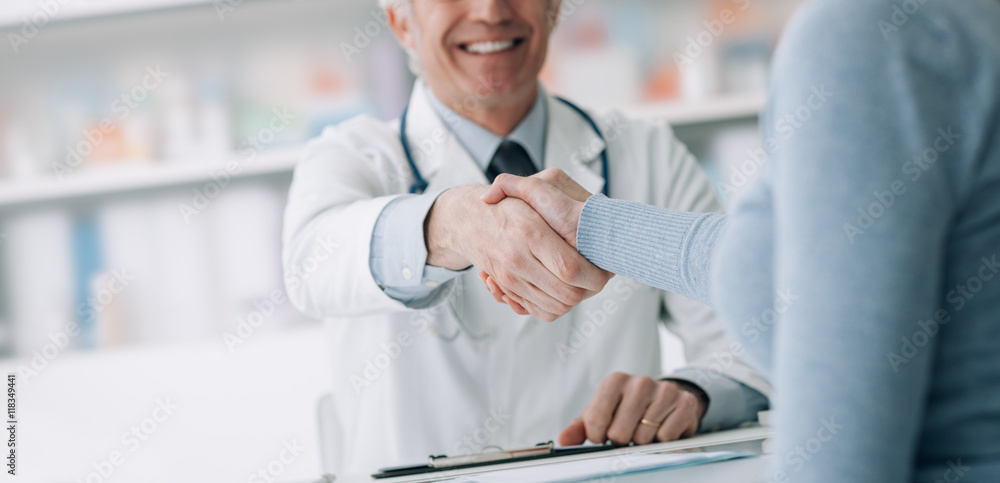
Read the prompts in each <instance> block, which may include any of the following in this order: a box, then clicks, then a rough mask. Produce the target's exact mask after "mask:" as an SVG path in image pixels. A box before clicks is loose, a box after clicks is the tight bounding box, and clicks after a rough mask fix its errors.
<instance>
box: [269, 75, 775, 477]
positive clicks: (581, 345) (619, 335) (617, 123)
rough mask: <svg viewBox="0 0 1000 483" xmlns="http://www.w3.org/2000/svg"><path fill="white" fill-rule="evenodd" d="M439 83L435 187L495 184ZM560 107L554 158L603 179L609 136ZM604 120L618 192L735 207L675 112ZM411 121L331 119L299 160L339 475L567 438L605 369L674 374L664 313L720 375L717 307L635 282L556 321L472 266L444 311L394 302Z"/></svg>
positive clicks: (428, 158) (740, 376)
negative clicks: (528, 309) (373, 263)
mask: <svg viewBox="0 0 1000 483" xmlns="http://www.w3.org/2000/svg"><path fill="white" fill-rule="evenodd" d="M424 89H426V87H425V86H424V85H423V83H422V82H417V85H416V86H415V88H414V91H413V94H412V96H411V104H410V111H409V120H408V126H407V136H408V139H409V142H410V144H411V146H412V149H413V151H414V153H415V157H416V159H417V164H418V166H419V167H420V170H421V173H422V174H423V176H424V178H425V179H426V180H427V181H428V182H429V184H430V187H429V190H428V191H434V190H438V189H445V188H449V187H453V186H459V185H468V184H486V183H487V180H486V178H485V175H484V174H483V171H482V170H481V169H480V168H479V166H478V165H477V164H476V163H475V162H474V161H473V160H472V158H471V157H470V156H469V155H468V154H467V153H466V151H465V150H464V149H463V147H462V146H461V144H460V143H459V141H458V140H457V139H456V138H455V136H454V135H453V134H452V133H451V132H450V130H449V129H448V128H447V126H446V125H445V124H444V123H443V122H442V121H441V119H440V118H439V117H438V116H437V114H436V113H435V111H434V109H433V108H432V106H431V105H430V103H429V102H428V100H427V97H426V93H425V92H424ZM548 111H549V119H548V133H547V138H546V139H547V141H546V144H547V145H546V147H545V165H546V166H545V167H547V168H548V167H558V168H562V169H563V170H564V171H566V172H567V173H569V174H570V175H571V176H572V177H573V178H574V179H575V180H576V181H577V182H578V183H580V184H581V185H582V186H583V187H585V188H587V189H588V190H589V191H591V192H595V193H597V192H600V191H601V189H602V188H603V186H604V179H603V177H602V175H601V161H600V156H599V154H600V152H601V150H602V149H603V148H604V146H605V142H604V141H602V140H601V138H600V137H598V136H597V135H596V134H595V132H594V131H593V129H592V128H591V127H590V125H588V124H587V122H586V121H585V120H584V119H583V118H582V117H581V116H580V115H579V114H578V113H576V112H574V111H572V110H571V109H570V108H568V107H566V106H565V105H563V104H562V103H560V102H558V101H555V100H554V99H552V98H550V99H549V100H548ZM594 117H595V120H596V121H597V122H598V125H599V126H600V128H601V131H602V132H603V133H604V137H605V139H606V141H607V143H608V145H609V146H608V148H609V152H608V155H609V158H610V168H609V169H610V173H609V176H610V178H611V189H610V194H611V196H612V197H615V198H623V199H629V200H634V201H638V202H641V203H647V204H652V205H657V206H661V207H667V208H672V209H677V210H688V211H696V212H708V211H719V210H721V205H720V204H719V203H718V201H717V200H716V198H715V195H714V192H713V190H712V187H711V185H710V184H709V182H708V180H707V178H706V176H705V174H704V173H703V172H702V171H701V169H700V168H699V167H698V166H697V164H696V162H695V160H694V158H693V157H692V156H691V155H690V153H689V152H688V151H687V149H686V148H685V147H684V145H682V144H681V143H680V142H679V141H678V140H677V139H676V138H675V137H674V135H673V132H672V131H671V129H670V127H669V126H668V125H667V124H666V123H665V122H653V121H645V120H630V119H626V118H623V117H622V116H620V115H617V114H607V115H602V116H594ZM398 133H399V122H398V121H394V122H381V121H378V120H376V119H373V118H371V117H367V116H359V117H357V118H355V119H352V120H349V121H347V122H344V123H341V124H340V125H338V126H335V127H329V128H327V129H326V130H325V131H324V133H323V135H322V136H321V137H320V138H318V139H316V140H314V141H312V142H311V143H310V144H309V146H308V149H307V152H306V154H305V156H304V158H303V160H302V161H301V163H300V164H299V166H298V167H297V168H296V171H295V180H294V182H293V184H292V188H291V193H290V198H289V202H288V208H287V212H286V220H285V233H284V243H285V246H284V262H285V267H286V284H287V285H288V291H289V296H290V299H291V300H292V302H293V303H294V304H295V306H296V307H298V308H299V309H300V310H302V311H303V312H305V313H306V314H309V315H312V316H315V317H322V318H324V319H325V320H326V321H327V325H328V328H329V330H328V334H329V335H328V337H329V341H330V344H329V345H330V348H331V358H332V361H331V363H332V364H333V368H334V371H333V373H334V380H333V381H332V395H333V401H334V404H333V406H334V407H335V410H334V414H333V415H332V416H333V417H334V418H335V421H336V423H337V426H338V427H339V428H340V429H339V431H338V437H337V438H336V439H337V441H334V442H333V445H334V446H335V447H336V448H338V451H337V453H338V455H339V458H338V459H337V460H336V462H335V468H334V469H335V470H336V471H337V473H340V474H368V473H371V472H373V471H374V470H375V469H377V468H379V467H382V466H389V465H398V464H403V463H412V462H417V463H419V462H421V461H426V457H427V456H428V455H429V454H463V453H472V452H478V451H480V450H481V449H483V448H484V447H487V446H491V445H495V446H500V447H504V448H508V447H512V446H524V445H533V444H536V443H539V442H544V441H549V440H554V439H555V438H556V437H557V436H558V434H559V432H560V431H561V430H562V429H563V428H564V427H565V426H566V425H567V424H568V423H569V422H570V421H571V420H572V419H573V418H574V417H576V416H577V415H578V414H579V413H580V411H581V410H582V409H583V408H584V406H585V405H586V404H587V403H588V402H589V401H590V399H591V398H592V397H593V395H594V393H595V391H596V389H597V386H598V384H599V383H600V382H601V381H602V380H603V379H604V378H605V376H607V375H608V374H610V373H612V372H615V371H621V372H625V373H629V374H642V375H649V376H657V375H659V372H660V347H659V336H658V330H657V326H658V324H659V323H661V322H664V323H666V324H667V328H668V329H670V330H671V331H673V332H674V333H675V334H677V335H678V336H679V337H680V339H681V340H682V341H683V342H684V344H685V356H686V360H687V361H688V362H689V364H690V365H692V366H696V367H701V368H704V369H705V371H706V373H707V371H708V370H709V369H710V368H713V364H716V361H717V359H716V358H713V354H722V353H726V352H730V351H731V349H730V341H729V339H728V337H727V336H726V335H725V334H724V332H723V328H722V326H721V325H720V324H719V322H718V321H717V320H716V318H715V315H714V312H713V311H712V310H711V309H710V308H708V307H706V306H704V305H702V304H699V303H697V302H694V301H691V300H689V299H687V298H684V297H681V296H679V295H675V294H670V293H666V292H663V291H661V290H657V289H654V288H650V287H647V286H643V285H640V284H638V283H636V282H634V281H631V280H627V279H624V278H623V277H616V278H615V279H613V280H612V281H611V282H610V283H609V284H608V286H607V287H606V288H605V290H604V291H603V292H602V293H601V294H599V295H597V296H595V297H593V298H591V299H589V300H587V301H585V302H584V303H583V304H582V305H581V306H580V307H578V308H576V309H575V310H573V311H572V312H571V313H570V314H568V315H566V316H564V317H562V318H560V319H559V320H557V321H556V322H554V323H551V324H549V323H545V322H542V321H539V320H537V319H535V318H533V317H530V316H519V315H517V314H515V313H514V312H512V311H511V310H510V308H508V307H507V306H504V305H500V304H497V303H496V302H495V301H494V300H493V299H492V297H491V296H490V294H489V292H488V291H487V290H486V289H485V287H484V286H483V285H482V283H481V282H480V280H479V279H478V278H477V274H476V271H475V270H473V271H472V272H471V273H466V274H463V275H461V276H459V277H458V279H456V281H454V282H452V283H450V284H449V285H450V286H446V289H445V290H443V292H447V294H446V295H447V298H446V300H445V301H444V302H443V303H439V304H437V305H436V306H434V307H432V308H430V309H426V310H410V309H407V308H406V307H405V306H404V305H403V304H401V303H400V302H398V301H396V300H394V299H392V298H390V297H388V296H387V295H386V294H385V293H383V291H382V290H381V289H380V288H379V287H378V285H376V283H375V281H374V279H373V278H372V274H371V270H370V268H369V251H370V245H371V237H372V229H373V227H374V225H375V221H376V219H377V218H378V216H379V214H380V213H381V211H382V208H383V207H385V205H386V204H387V203H389V202H390V201H392V200H393V199H395V198H396V197H398V196H400V195H403V194H406V193H408V191H409V187H410V185H411V184H412V183H413V176H412V174H411V170H410V168H409V166H408V164H407V162H406V158H405V157H404V154H403V151H402V146H401V143H400V140H399V135H398ZM442 298H445V297H442ZM456 316H457V317H456ZM459 320H460V321H462V322H463V323H464V324H465V326H466V327H467V329H463V328H461V327H460V325H459ZM456 334H457V336H456ZM470 334H472V336H470ZM452 337H454V340H451V341H449V340H447V339H450V338H452ZM719 360H725V358H722V359H719ZM720 368H721V369H723V371H724V373H725V374H726V375H727V376H729V377H731V378H733V379H736V380H738V381H740V382H743V383H744V384H746V385H748V386H749V387H752V388H754V389H757V390H758V391H760V392H762V393H764V394H768V392H769V390H770V388H769V387H768V385H767V383H766V382H765V381H764V380H763V379H762V378H761V377H760V376H758V375H757V374H756V373H754V372H753V371H752V370H751V369H750V368H749V367H748V366H747V365H746V364H745V363H743V362H742V361H741V360H736V361H735V362H734V363H732V364H728V365H725V366H722V365H715V366H714V368H713V369H714V370H716V371H718V369H720ZM302 370H308V368H303V369H302ZM716 374H717V372H716Z"/></svg>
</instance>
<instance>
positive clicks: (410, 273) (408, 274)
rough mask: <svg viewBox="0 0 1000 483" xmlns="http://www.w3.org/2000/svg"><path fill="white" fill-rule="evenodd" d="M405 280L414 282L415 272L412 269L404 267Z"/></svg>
mask: <svg viewBox="0 0 1000 483" xmlns="http://www.w3.org/2000/svg"><path fill="white" fill-rule="evenodd" d="M403 278H405V279H407V280H413V270H410V267H403Z"/></svg>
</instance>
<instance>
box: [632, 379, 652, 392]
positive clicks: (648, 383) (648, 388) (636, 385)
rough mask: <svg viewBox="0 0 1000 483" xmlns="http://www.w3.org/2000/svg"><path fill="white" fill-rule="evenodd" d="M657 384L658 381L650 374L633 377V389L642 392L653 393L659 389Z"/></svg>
mask: <svg viewBox="0 0 1000 483" xmlns="http://www.w3.org/2000/svg"><path fill="white" fill-rule="evenodd" d="M657 386H658V384H657V383H656V381H654V380H653V378H651V377H648V376H641V377H636V378H633V379H632V389H633V390H635V391H636V392H639V393H642V394H647V393H652V392H653V391H655V390H656V389H657Z"/></svg>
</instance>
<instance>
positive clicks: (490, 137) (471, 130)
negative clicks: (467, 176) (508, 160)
mask: <svg viewBox="0 0 1000 483" xmlns="http://www.w3.org/2000/svg"><path fill="white" fill-rule="evenodd" d="M426 92H427V98H428V100H429V101H430V103H431V106H433V108H434V111H435V112H437V115H438V116H439V117H440V118H441V120H442V121H443V122H444V123H445V125H447V126H448V127H449V128H450V129H451V132H452V133H454V134H455V137H457V138H458V141H459V142H460V143H461V144H462V146H463V147H464V148H465V150H466V151H468V153H469V156H471V157H472V159H473V160H475V161H476V164H478V165H479V167H480V168H482V169H483V171H486V168H488V167H489V165H490V161H492V160H493V155H494V154H495V153H496V151H497V148H499V147H500V143H502V142H503V141H504V139H505V138H501V137H500V136H497V135H496V134H493V133H492V132H490V131H489V130H487V129H486V128H484V127H482V126H480V125H478V124H476V123H474V122H472V121H470V120H468V119H467V118H465V117H463V116H462V115H460V114H458V113H457V112H455V111H453V110H451V109H450V108H449V107H448V106H445V105H444V103H442V102H441V101H439V100H438V98H437V96H435V95H434V92H433V91H432V90H431V89H426ZM546 97H547V93H546V92H545V88H544V87H542V86H541V84H539V86H538V98H536V99H535V105H533V106H531V110H530V111H528V115H527V116H525V117H524V119H522V120H521V122H520V123H519V124H518V125H517V127H515V128H514V130H513V131H512V132H511V133H510V135H508V136H507V138H506V139H508V140H511V141H516V142H517V143H518V144H520V145H521V146H524V149H525V151H527V152H528V156H530V157H531V161H532V162H533V163H534V164H535V167H536V168H538V169H542V168H544V167H545V131H546V127H547V126H548V115H549V113H548V103H547V102H545V100H546Z"/></svg>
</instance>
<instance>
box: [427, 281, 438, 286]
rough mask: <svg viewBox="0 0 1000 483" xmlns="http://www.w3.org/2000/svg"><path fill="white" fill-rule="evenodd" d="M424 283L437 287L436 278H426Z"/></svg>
mask: <svg viewBox="0 0 1000 483" xmlns="http://www.w3.org/2000/svg"><path fill="white" fill-rule="evenodd" d="M424 285H426V286H428V287H437V286H438V282H437V280H428V281H426V282H424Z"/></svg>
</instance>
